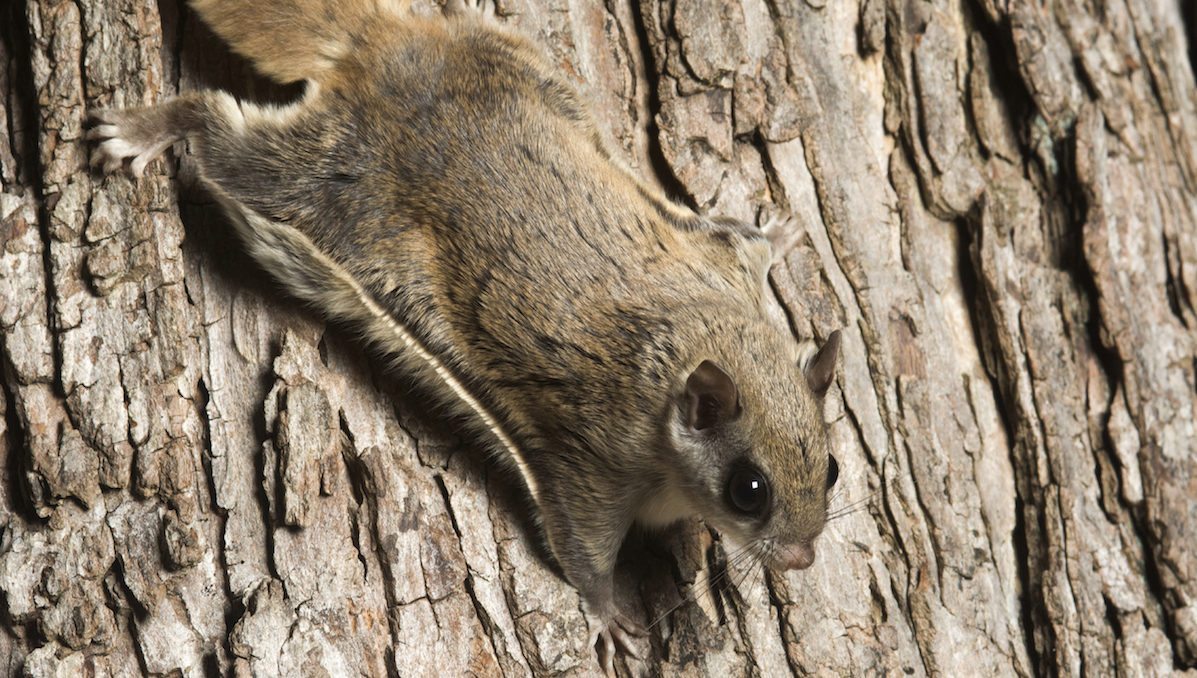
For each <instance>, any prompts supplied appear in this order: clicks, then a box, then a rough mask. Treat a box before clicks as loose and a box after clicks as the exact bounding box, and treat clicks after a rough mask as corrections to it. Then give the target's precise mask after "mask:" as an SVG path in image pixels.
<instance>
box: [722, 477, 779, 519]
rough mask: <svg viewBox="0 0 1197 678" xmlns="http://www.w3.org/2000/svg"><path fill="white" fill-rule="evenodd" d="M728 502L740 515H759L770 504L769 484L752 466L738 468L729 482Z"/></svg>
mask: <svg viewBox="0 0 1197 678" xmlns="http://www.w3.org/2000/svg"><path fill="white" fill-rule="evenodd" d="M727 501H728V503H730V504H731V506H732V508H734V509H735V510H736V511H738V512H740V513H743V514H745V515H759V514H761V513H762V512H763V511H764V510H765V506H766V505H767V504H768V502H769V483H767V482H765V476H764V475H763V474H762V473H761V472H760V471H758V470H756V469H754V468H752V467H750V466H745V467H741V468H738V469H736V470H735V471H734V472H733V473H732V475H731V479H730V480H728V481H727Z"/></svg>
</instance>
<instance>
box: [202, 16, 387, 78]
mask: <svg viewBox="0 0 1197 678" xmlns="http://www.w3.org/2000/svg"><path fill="white" fill-rule="evenodd" d="M409 5H410V0H191V6H192V7H193V8H194V9H195V11H196V12H197V13H199V15H200V17H201V18H202V19H203V20H204V22H205V23H207V24H208V25H209V26H211V27H212V29H213V30H214V31H216V33H217V35H219V36H220V37H221V38H223V39H224V40H225V41H226V42H228V43H229V45H230V46H231V47H232V48H233V50H234V51H235V52H237V53H238V54H241V55H242V56H244V57H246V58H248V59H249V60H250V61H252V62H253V64H254V66H256V67H257V68H258V70H259V71H261V72H262V73H263V74H265V75H267V76H269V77H271V78H273V79H274V80H277V81H278V82H280V83H288V82H295V81H296V80H305V79H308V78H312V79H317V80H318V79H319V76H320V74H321V73H324V72H327V71H329V70H331V69H332V68H333V67H334V65H335V64H336V63H337V61H339V60H340V58H341V57H342V56H343V55H345V54H346V53H347V52H349V51H350V50H353V49H354V42H355V40H357V39H358V38H359V37H360V36H361V35H362V34H363V33H366V32H369V29H371V28H374V27H375V25H376V24H378V23H379V22H380V21H384V20H393V19H395V18H400V17H404V16H407V14H408V10H409Z"/></svg>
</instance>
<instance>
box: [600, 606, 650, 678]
mask: <svg viewBox="0 0 1197 678" xmlns="http://www.w3.org/2000/svg"><path fill="white" fill-rule="evenodd" d="M586 622H587V624H588V625H589V626H590V645H591V647H593V648H594V649H595V651H596V652H597V653H598V661H599V665H600V666H602V667H603V671H604V672H605V673H606V674H607V675H608V676H613V675H615V649H616V648H617V647H618V648H619V650H620V651H622V652H623V653H624V654H627V655H628V656H631V657H635V658H636V659H641V658H642V657H641V655H640V653H639V651H637V650H636V647H635V645H634V644H633V643H634V641H635V639H638V638H639V639H642V638H647V637H648V631H646V630H645V629H644V627H643V626H642V625H640V624H638V623H636V622H634V621H632V620H631V619H628V618H627V617H625V616H624V615H622V614H617V615H615V616H613V617H611V618H609V619H599V618H597V617H594V618H592V617H589V616H588V617H587V620H586Z"/></svg>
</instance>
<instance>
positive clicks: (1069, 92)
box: [0, 0, 1197, 676]
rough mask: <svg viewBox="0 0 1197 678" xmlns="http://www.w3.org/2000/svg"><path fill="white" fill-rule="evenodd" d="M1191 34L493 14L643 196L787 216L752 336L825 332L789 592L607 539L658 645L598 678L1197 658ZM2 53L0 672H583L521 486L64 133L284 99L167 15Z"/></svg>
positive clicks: (670, 7)
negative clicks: (832, 358) (106, 121)
mask: <svg viewBox="0 0 1197 678" xmlns="http://www.w3.org/2000/svg"><path fill="white" fill-rule="evenodd" d="M263 1H266V0H263ZM429 1H430V0H423V2H417V5H418V9H420V11H430V7H431V6H430V5H429ZM1095 5H1097V6H1095ZM1183 13H1184V12H1182V9H1181V7H1180V5H1179V3H1177V2H1176V1H1175V0H1124V1H1115V2H1105V3H1081V2H1069V1H1067V0H1054V1H1051V2H1049V1H1047V0H1041V1H1039V2H1026V1H1020V0H1016V1H1013V2H1009V3H1006V2H1001V1H1000V0H964V1H963V2H960V1H955V0H929V1H922V0H888V1H887V0H859V1H858V0H740V1H737V0H710V1H702V2H698V1H674V2H668V1H666V2H663V3H662V2H656V1H650V2H645V3H643V4H640V5H638V6H637V3H634V2H631V0H606V2H605V3H592V2H566V1H564V0H504V1H503V2H501V4H500V7H499V14H500V18H501V20H503V21H506V22H509V23H511V24H514V25H516V26H518V27H519V28H520V29H521V30H522V31H524V32H525V33H526V34H528V35H530V36H532V37H533V38H534V39H535V40H536V41H538V42H539V43H540V44H542V45H544V46H545V47H546V48H547V50H548V52H549V54H550V55H551V57H552V58H553V59H554V60H555V61H556V62H557V63H559V64H560V66H561V67H562V68H563V69H564V70H565V71H566V72H567V73H569V74H570V75H571V76H572V77H573V79H574V80H575V81H576V82H577V83H578V85H579V87H580V88H581V89H582V90H583V91H584V92H585V93H586V95H587V97H588V98H589V100H590V101H592V102H593V106H594V108H595V110H596V111H597V113H598V115H599V118H600V120H601V122H602V123H603V125H604V127H605V129H606V130H607V132H608V133H609V136H610V138H611V139H612V141H613V145H614V146H615V147H616V148H618V149H619V150H620V151H621V152H622V154H623V155H624V156H625V157H626V158H628V159H629V161H630V162H631V163H632V164H633V165H634V166H636V167H637V168H638V170H639V171H640V172H641V173H643V174H644V175H646V176H647V177H649V178H650V179H652V180H655V181H658V182H660V184H661V185H662V186H663V187H665V189H666V190H667V191H670V192H671V193H673V194H674V195H675V196H676V197H677V198H678V199H680V200H682V201H685V202H687V203H689V204H691V205H692V206H695V207H697V208H698V209H700V210H704V211H708V212H711V213H718V214H726V215H731V216H736V217H741V218H746V219H754V220H755V219H757V218H758V217H761V218H763V216H766V215H765V214H764V213H767V212H770V211H771V210H775V209H776V210H784V211H788V212H792V213H794V214H796V215H797V216H798V217H799V221H800V222H801V224H802V227H803V228H804V234H803V237H802V239H801V241H800V242H799V245H798V246H797V248H796V249H795V250H794V251H793V252H792V253H791V254H790V256H789V257H788V258H787V260H786V261H785V263H784V264H783V265H780V266H778V267H777V268H775V269H774V270H773V273H772V276H771V282H772V287H773V290H774V292H775V293H776V297H777V300H778V302H779V305H778V307H777V310H778V311H779V312H783V313H784V314H785V317H786V318H787V319H788V321H789V323H790V324H791V326H792V327H793V329H794V331H795V334H796V335H797V336H799V337H810V336H817V337H820V338H821V337H826V336H827V334H828V333H829V332H830V331H831V330H833V329H835V328H837V327H843V328H845V329H846V332H845V343H844V347H843V357H842V362H841V367H840V372H839V378H838V387H837V388H835V389H833V391H832V394H831V395H830V396H829V398H828V412H827V417H828V419H829V421H831V422H832V424H831V431H832V434H833V440H834V442H835V448H836V451H835V454H836V456H837V457H838V458H839V460H840V464H841V469H842V472H841V481H840V482H841V485H842V487H843V491H842V493H841V494H839V495H838V496H837V498H836V501H835V505H834V506H833V508H838V509H840V510H841V512H843V513H845V515H844V516H843V517H842V518H838V519H836V520H834V521H833V522H832V523H831V524H830V526H829V529H828V531H827V533H826V534H825V536H824V537H823V538H822V540H821V552H820V556H819V560H818V561H817V563H816V565H815V566H814V567H813V568H812V569H810V570H806V571H803V572H799V573H794V574H787V575H775V574H769V573H761V572H760V571H754V570H745V569H740V568H738V567H736V566H735V564H734V563H733V564H732V567H731V568H730V573H729V574H728V575H727V576H726V578H724V579H720V580H718V581H716V584H715V585H712V584H711V581H712V580H715V579H716V578H717V577H720V573H721V572H723V571H724V567H725V566H726V562H725V556H724V554H723V550H722V547H721V545H720V544H719V542H718V540H717V538H715V537H714V536H713V535H712V534H711V533H710V532H709V531H707V530H706V529H705V528H703V527H702V526H701V525H700V524H699V523H697V522H695V523H689V524H685V525H682V526H681V527H679V528H678V529H676V530H671V531H668V532H665V533H664V534H653V535H639V536H635V537H633V538H632V539H631V540H630V541H629V543H628V544H627V545H626V547H625V549H624V551H623V554H622V557H621V566H620V569H619V572H618V576H617V580H618V584H617V590H618V595H617V597H618V599H619V600H620V604H621V605H622V606H623V607H624V609H626V610H628V611H629V612H630V613H631V615H632V616H633V617H635V618H638V619H641V620H646V621H651V620H656V619H658V618H661V621H660V622H659V623H658V624H656V625H655V626H653V628H652V634H651V640H650V642H649V643H646V644H645V645H644V647H643V648H642V651H643V652H644V653H645V654H646V656H647V657H648V660H647V661H643V662H641V661H637V660H628V661H627V663H626V664H621V665H620V669H621V671H624V670H630V671H631V672H632V673H637V674H638V673H641V672H643V671H645V670H647V671H648V672H650V673H670V674H672V673H675V672H685V673H686V674H688V675H720V676H722V675H744V674H751V675H768V676H772V675H778V674H780V673H784V672H794V673H815V672H817V673H821V674H824V675H836V674H839V675H843V674H876V673H881V672H885V673H889V674H894V675H900V674H907V675H924V674H933V675H947V676H956V675H974V674H1000V675H1013V674H1017V675H1032V674H1052V673H1062V674H1069V675H1074V674H1079V673H1091V674H1098V675H1105V674H1111V673H1119V674H1127V675H1158V674H1161V673H1166V672H1168V671H1170V670H1173V669H1183V668H1192V667H1197V549H1195V548H1194V547H1193V544H1194V543H1197V463H1195V461H1194V459H1195V457H1194V452H1195V451H1197V428H1195V425H1194V420H1195V419H1197V417H1195V416H1194V415H1195V411H1194V410H1195V409H1197V405H1195V404H1197V94H1195V91H1194V78H1193V69H1192V66H1191V63H1190V51H1189V45H1188V42H1187V39H1186V35H1185V32H1184V24H1183V22H1182V14H1183ZM1189 19H1190V20H1192V19H1193V15H1192V14H1191V13H1190V14H1189ZM1190 26H1191V25H1190ZM0 33H2V34H3V42H2V43H0V50H2V56H3V65H4V67H3V68H2V69H0V91H2V92H3V97H2V102H3V103H2V106H3V113H4V115H3V116H0V124H2V125H4V128H5V129H4V132H5V133H4V134H2V135H0V186H2V189H3V190H2V192H0V217H2V218H3V222H2V225H0V245H2V250H0V328H2V338H0V341H2V347H3V357H2V360H3V373H2V376H3V379H2V382H3V389H2V390H0V410H3V412H4V416H3V418H0V427H2V428H3V431H4V433H3V436H2V437H0V459H3V464H2V465H0V479H2V481H3V482H0V506H2V507H3V508H2V509H0V610H2V612H0V668H2V669H3V671H4V672H5V673H17V672H20V671H24V672H25V673H26V674H28V675H32V676H48V675H77V674H79V673H80V672H84V671H89V672H94V673H97V674H102V675H107V674H119V675H126V674H136V673H153V674H160V673H162V674H164V673H172V672H178V671H181V672H182V673H184V674H188V675H190V674H197V673H203V672H208V673H215V672H221V673H224V672H227V671H229V670H230V669H231V670H236V671H238V672H242V671H244V672H248V673H255V674H263V675H275V674H284V675H297V674H302V675H310V674H319V673H327V674H331V675H345V674H350V673H364V674H368V675H386V674H392V675H395V674H398V675H421V674H428V673H440V674H443V675H459V674H462V673H467V672H472V673H475V674H481V675H497V674H504V675H524V674H528V673H534V674H547V673H557V672H579V673H590V672H592V671H593V670H594V669H595V664H594V659H593V653H592V649H591V648H590V647H587V645H586V642H585V641H586V638H587V630H586V627H585V623H584V621H583V618H582V616H581V614H580V612H579V599H578V596H577V594H576V593H575V592H574V590H573V589H572V588H570V587H569V586H568V585H567V584H566V583H565V582H564V581H563V580H562V579H561V578H560V576H559V575H558V574H557V573H556V571H555V570H554V569H553V567H552V566H551V565H550V564H548V562H547V561H546V559H545V556H544V555H543V552H542V551H541V550H540V549H539V548H538V547H537V546H536V545H535V539H534V538H533V534H532V531H531V527H530V525H531V521H530V519H529V517H528V513H527V511H526V510H525V505H526V503H527V500H526V499H525V498H524V497H523V496H522V495H521V493H520V490H519V489H518V485H517V484H516V483H515V482H514V481H513V479H512V478H509V477H507V476H505V475H503V474H499V473H497V472H494V471H495V469H494V468H493V467H491V466H490V465H489V464H488V463H487V462H486V461H485V460H483V459H481V458H480V455H478V454H477V453H476V452H475V451H474V450H473V449H472V448H471V447H470V446H469V444H468V441H462V440H460V439H458V438H457V437H456V436H455V435H454V431H453V430H452V427H451V426H446V425H445V424H444V423H442V422H439V421H438V419H437V417H436V413H435V412H432V413H429V412H425V411H423V410H422V409H421V408H420V407H419V403H417V402H414V401H413V400H412V399H411V398H410V397H408V396H407V395H405V393H406V389H405V384H404V382H403V381H402V378H401V376H400V377H396V376H394V375H380V374H379V373H378V370H377V365H378V363H377V361H374V360H372V359H371V357H370V356H369V355H365V354H363V352H362V351H361V350H360V348H359V345H358V344H357V343H356V342H355V340H354V337H353V336H352V335H351V334H350V333H348V332H344V331H342V330H339V329H338V328H336V327H331V328H330V327H326V326H325V325H324V324H322V323H321V322H319V321H318V320H317V319H316V318H315V317H314V315H313V314H311V313H310V312H308V311H306V310H304V309H302V308H301V307H299V305H298V304H297V303H295V302H294V301H292V300H288V299H284V298H280V295H279V294H278V293H277V288H276V287H275V286H274V285H273V284H272V283H271V281H270V280H269V279H267V278H266V276H264V275H263V274H261V273H259V272H257V271H256V269H255V268H254V267H253V265H252V264H251V263H250V262H249V260H248V259H247V258H246V256H245V255H244V254H242V253H241V252H239V251H238V244H237V241H236V240H235V238H233V235H232V232H231V231H230V229H229V227H228V226H227V224H225V222H224V221H223V218H222V217H221V216H220V214H219V212H218V211H217V210H216V209H215V207H214V206H213V205H212V203H211V200H210V198H209V197H208V196H207V195H205V194H204V193H203V192H202V191H201V190H199V189H198V188H197V186H196V182H195V179H194V171H195V168H194V165H193V163H192V160H191V159H190V158H189V157H188V156H187V155H186V154H185V153H184V154H182V155H180V156H178V159H177V160H170V161H167V162H158V163H154V164H153V165H151V169H150V172H149V173H148V176H147V177H146V178H144V179H141V180H137V181H135V180H132V179H130V178H128V177H125V176H113V177H109V178H100V177H98V176H97V175H95V174H90V175H89V174H88V172H87V171H85V167H86V164H87V163H86V159H87V152H88V149H87V147H86V145H85V143H84V141H83V130H82V127H83V123H84V119H85V112H86V110H87V109H88V108H90V107H95V106H128V105H140V104H148V103H152V102H154V101H158V100H160V99H162V98H164V97H168V96H171V95H173V94H175V93H177V92H179V91H185V90H192V89H198V88H202V87H208V88H211V87H219V88H224V89H228V90H230V91H232V92H234V93H235V94H236V95H238V96H240V97H244V98H249V99H254V100H272V99H273V100H282V99H287V98H290V97H293V96H295V94H296V93H297V91H298V90H297V89H289V90H280V89H278V88H272V87H270V86H268V85H267V84H266V83H265V82H264V81H263V80H261V79H259V78H256V77H255V76H254V75H253V74H252V72H251V71H250V69H249V67H248V66H247V65H246V64H245V63H244V62H243V61H241V60H239V59H237V58H234V57H232V56H230V54H229V53H228V51H227V49H226V48H225V47H224V46H223V45H222V44H221V43H220V42H219V41H218V40H217V39H216V38H215V37H214V36H213V35H212V34H211V33H210V32H209V31H208V30H207V28H206V27H204V26H203V25H202V24H200V22H199V20H198V19H197V18H196V17H195V15H194V14H192V13H191V12H189V11H188V10H187V9H186V8H185V7H184V6H183V5H182V3H181V2H179V1H178V0H161V2H158V3H156V2H154V0H75V1H74V2H70V1H67V0H27V1H25V2H21V1H20V0H10V1H9V2H8V3H7V4H5V5H2V6H0ZM853 508H858V509H859V510H855V511H853V510H852V509H853ZM719 581H722V582H724V583H725V585H719ZM678 603H682V604H681V605H680V607H677V608H676V609H673V608H674V606H675V605H678ZM671 610H672V612H670V611H671ZM667 613H668V614H667Z"/></svg>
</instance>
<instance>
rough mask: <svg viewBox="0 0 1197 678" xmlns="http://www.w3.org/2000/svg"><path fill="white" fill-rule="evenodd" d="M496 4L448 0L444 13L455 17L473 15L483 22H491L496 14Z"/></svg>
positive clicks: (484, 0) (493, 0)
mask: <svg viewBox="0 0 1197 678" xmlns="http://www.w3.org/2000/svg"><path fill="white" fill-rule="evenodd" d="M496 4H497V0H448V2H446V3H445V11H446V12H447V13H449V14H451V15H456V16H461V15H465V14H475V15H477V16H478V17H480V18H482V19H483V20H485V21H492V20H494V18H495V16H496V15H497V13H498V8H496V7H495V5H496Z"/></svg>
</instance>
